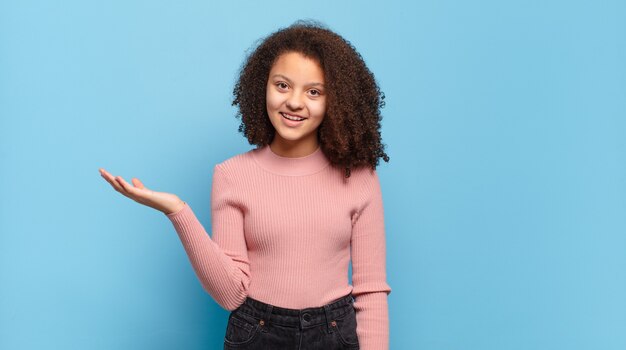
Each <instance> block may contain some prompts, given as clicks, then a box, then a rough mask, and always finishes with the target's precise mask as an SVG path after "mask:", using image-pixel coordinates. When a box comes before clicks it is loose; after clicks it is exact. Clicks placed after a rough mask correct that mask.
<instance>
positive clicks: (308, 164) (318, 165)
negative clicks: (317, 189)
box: [252, 145, 330, 176]
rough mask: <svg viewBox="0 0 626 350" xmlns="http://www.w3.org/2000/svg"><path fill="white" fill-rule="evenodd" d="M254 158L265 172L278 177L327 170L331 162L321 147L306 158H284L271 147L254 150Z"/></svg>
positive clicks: (266, 146)
mask: <svg viewBox="0 0 626 350" xmlns="http://www.w3.org/2000/svg"><path fill="white" fill-rule="evenodd" d="M252 157H253V158H254V160H255V161H256V162H257V163H258V164H259V166H261V167H262V168H264V169H265V170H267V171H269V172H272V173H274V174H278V175H286V176H303V175H310V174H314V173H316V172H318V171H320V170H322V169H324V168H326V167H327V166H328V165H329V164H330V161H329V160H328V158H326V155H325V154H324V152H322V148H321V147H320V146H318V147H317V149H316V150H315V151H314V152H313V153H311V154H309V155H307V156H304V157H283V156H279V155H278V154H276V153H274V151H272V149H271V148H270V146H269V145H265V146H263V147H261V148H256V149H253V150H252Z"/></svg>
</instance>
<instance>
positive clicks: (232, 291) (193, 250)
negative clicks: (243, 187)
mask: <svg viewBox="0 0 626 350" xmlns="http://www.w3.org/2000/svg"><path fill="white" fill-rule="evenodd" d="M167 217H168V218H169V219H170V221H171V222H172V224H173V225H174V228H175V229H176V232H177V233H178V236H179V238H180V240H181V242H182V244H183V246H184V248H185V251H186V252H187V256H188V258H189V261H190V262H191V265H192V266H193V269H194V271H195V273H196V275H197V276H198V279H199V280H200V283H201V284H202V287H203V288H204V290H205V291H206V292H207V293H209V294H210V295H211V296H212V297H213V299H215V301H216V302H217V303H218V304H219V305H220V306H222V307H223V308H224V309H226V310H229V311H232V310H234V309H236V308H237V307H238V306H239V305H241V304H242V303H243V302H244V300H245V299H246V296H247V295H248V287H249V285H250V265H249V261H248V251H247V246H246V242H245V237H244V231H243V213H242V211H241V207H240V206H239V205H238V204H237V201H236V199H235V198H234V196H233V188H232V186H231V183H230V182H229V181H228V178H227V176H226V173H225V172H224V170H223V169H222V168H221V167H220V165H219V164H218V165H216V166H215V167H214V169H213V184H212V190H211V219H212V223H213V225H212V231H213V238H212V239H211V237H209V235H208V234H207V232H206V231H205V230H204V227H203V226H202V224H201V223H200V222H199V221H198V218H197V217H196V216H195V215H194V213H193V211H192V210H191V207H190V206H189V205H188V204H186V203H185V206H184V207H183V208H182V209H181V210H179V211H177V212H175V213H170V214H167Z"/></svg>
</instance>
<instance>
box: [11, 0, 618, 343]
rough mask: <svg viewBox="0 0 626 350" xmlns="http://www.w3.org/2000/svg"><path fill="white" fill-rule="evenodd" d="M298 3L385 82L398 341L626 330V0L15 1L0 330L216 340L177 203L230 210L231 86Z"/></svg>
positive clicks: (239, 144) (38, 339) (56, 338)
mask: <svg viewBox="0 0 626 350" xmlns="http://www.w3.org/2000/svg"><path fill="white" fill-rule="evenodd" d="M299 18H314V19H318V20H320V21H322V22H324V23H325V24H327V25H328V26H329V27H331V29H334V30H336V31H337V32H339V33H340V34H342V35H344V36H345V37H346V38H347V39H348V40H350V41H351V42H352V43H353V44H354V45H355V46H356V47H357V48H358V49H359V51H360V52H361V54H362V55H363V57H364V59H365V60H366V62H367V64H368V65H369V67H370V68H371V70H372V71H373V72H374V73H375V75H376V78H377V79H378V81H379V83H380V85H381V89H382V90H383V91H384V92H385V94H386V96H387V97H386V102H387V106H386V107H385V108H384V109H383V113H384V120H383V140H384V142H385V144H386V145H387V151H388V154H389V156H390V157H391V162H390V163H384V162H381V165H380V167H379V174H380V177H381V181H382V186H383V196H384V201H385V213H386V216H385V222H386V228H387V231H386V233H387V246H388V266H387V270H388V282H389V284H390V285H391V287H392V290H393V291H392V293H391V295H390V296H389V304H390V326H391V347H392V349H434V350H437V349H442V350H443V349H446V350H448V349H477V350H489V349H494V350H501V349H546V350H547V349H550V350H552V349H567V350H574V349H604V350H608V349H624V348H626V332H624V330H625V329H626V298H625V297H624V296H625V295H626V254H625V252H626V137H625V133H626V64H625V62H626V45H624V43H625V40H626V39H625V37H626V24H625V23H626V21H624V18H626V5H625V3H624V2H623V1H620V2H618V1H603V2H594V1H586V2H584V1H508V2H502V1H476V2H473V3H470V2H467V1H456V2H455V1H428V2H424V1H422V2H408V1H407V2H395V3H386V4H383V2H364V1H337V2H334V1H315V2H299V1H280V2H279V1H276V2H270V3H267V2H249V3H246V4H244V3H243V2H235V1H233V2H225V1H224V2H219V3H212V2H210V1H189V2H173V1H136V2H126V1H107V2H96V1H64V2H53V1H47V2H46V1H13V2H11V3H9V2H8V1H3V2H0V348H2V349H173V348H180V349H218V348H220V347H221V344H222V339H223V336H224V331H225V326H226V318H227V316H228V312H227V311H225V310H223V309H221V308H220V307H219V305H217V304H216V303H215V302H214V301H213V300H212V299H211V297H210V296H209V295H208V294H206V293H205V292H204V291H203V290H202V287H201V286H200V284H199V282H198V280H197V279H196V276H195V274H194V272H193V270H192V268H191V265H190V263H189V261H188V260H187V257H186V255H185V252H184V249H183V248H182V245H181V244H180V241H179V240H178V237H177V235H176V233H175V231H174V230H173V227H172V226H171V224H170V222H169V221H168V220H167V218H166V217H165V216H164V215H163V214H161V213H159V212H156V211H154V210H152V209H150V208H147V207H144V206H141V205H139V204H137V203H135V202H133V201H131V200H129V199H127V198H124V197H122V196H121V195H119V194H118V193H117V192H115V191H113V190H112V189H111V188H110V186H109V185H108V184H107V183H106V182H105V181H104V180H103V179H102V178H101V177H100V175H99V173H98V168H100V167H104V168H105V169H107V170H109V171H111V172H112V173H113V174H115V175H122V176H123V177H124V178H125V179H127V180H130V178H132V177H138V178H139V179H141V180H142V181H144V183H145V184H146V186H148V187H150V188H153V189H155V190H159V191H165V192H171V193H176V194H177V195H179V196H180V197H181V198H183V199H184V200H186V201H187V202H188V203H189V204H190V205H191V206H192V207H193V208H194V211H195V212H196V213H197V215H198V217H199V219H200V220H201V221H202V222H203V224H204V225H205V227H210V220H211V218H210V196H209V195H210V187H211V176H212V169H213V165H214V164H215V163H217V162H221V161H222V160H224V159H226V158H228V157H231V156H233V155H235V154H237V153H241V152H245V151H247V150H249V149H250V148H251V147H252V146H250V145H248V144H247V142H246V140H245V139H244V138H243V136H242V135H241V134H239V133H238V132H237V126H238V120H237V119H235V118H234V115H235V109H234V108H233V107H231V105H230V93H231V91H232V87H233V84H234V80H235V75H236V73H237V69H238V68H239V65H240V64H241V62H242V60H243V58H244V54H245V51H246V50H247V49H248V48H249V47H250V46H251V45H252V44H253V42H254V41H255V40H256V39H258V38H260V37H262V36H265V35H267V34H269V33H270V32H272V31H274V30H276V29H278V28H279V27H283V26H286V25H289V24H291V23H292V22H294V21H295V20H296V19H299Z"/></svg>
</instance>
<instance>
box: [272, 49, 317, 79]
mask: <svg viewBox="0 0 626 350" xmlns="http://www.w3.org/2000/svg"><path fill="white" fill-rule="evenodd" d="M275 74H281V75H284V76H286V77H288V78H289V79H293V80H296V81H300V80H306V81H312V80H315V81H318V82H323V81H324V71H323V70H322V67H321V66H320V64H319V63H318V61H317V60H316V59H313V58H309V57H306V56H304V55H303V54H301V53H299V52H287V53H284V54H281V55H280V56H278V58H277V59H276V62H274V65H273V66H272V69H271V70H270V77H272V76H273V75H275Z"/></svg>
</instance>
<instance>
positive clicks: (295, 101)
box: [287, 93, 303, 110]
mask: <svg viewBox="0 0 626 350" xmlns="http://www.w3.org/2000/svg"><path fill="white" fill-rule="evenodd" d="M302 105H303V103H302V99H301V98H300V94H298V93H293V94H291V96H289V98H288V99H287V107H289V109H293V110H298V109H300V108H302Z"/></svg>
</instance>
